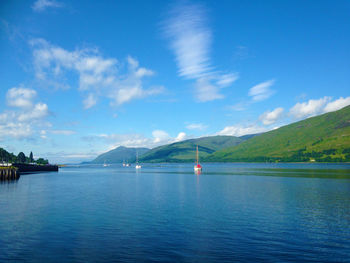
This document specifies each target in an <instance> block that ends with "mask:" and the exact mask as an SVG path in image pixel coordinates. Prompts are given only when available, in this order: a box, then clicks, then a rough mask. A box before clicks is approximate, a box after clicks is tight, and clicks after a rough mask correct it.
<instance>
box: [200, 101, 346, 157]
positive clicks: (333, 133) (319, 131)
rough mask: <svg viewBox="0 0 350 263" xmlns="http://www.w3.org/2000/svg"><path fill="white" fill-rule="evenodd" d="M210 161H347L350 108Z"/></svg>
mask: <svg viewBox="0 0 350 263" xmlns="http://www.w3.org/2000/svg"><path fill="white" fill-rule="evenodd" d="M205 161H211V162H276V161H281V162H310V161H311V162H313V161H316V162H350V106H347V107H345V108H343V109H340V110H338V111H334V112H329V113H325V114H323V115H319V116H316V117H312V118H308V119H305V120H302V121H298V122H295V123H292V124H289V125H286V126H283V127H281V128H279V129H276V130H272V131H269V132H266V133H263V134H260V135H258V136H255V137H253V138H251V139H248V140H246V141H245V142H243V143H241V144H239V145H237V146H233V147H229V148H226V149H222V150H219V151H217V152H215V153H213V154H211V155H210V156H207V157H206V159H205Z"/></svg>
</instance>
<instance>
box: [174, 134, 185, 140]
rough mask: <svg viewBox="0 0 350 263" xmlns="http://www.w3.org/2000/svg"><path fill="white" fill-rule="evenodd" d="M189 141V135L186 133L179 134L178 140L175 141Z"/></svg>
mask: <svg viewBox="0 0 350 263" xmlns="http://www.w3.org/2000/svg"><path fill="white" fill-rule="evenodd" d="M185 139H187V135H186V133H184V132H179V134H178V135H177V136H176V138H175V139H174V141H175V142H180V141H183V140H185Z"/></svg>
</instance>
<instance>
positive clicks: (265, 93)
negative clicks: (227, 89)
mask: <svg viewBox="0 0 350 263" xmlns="http://www.w3.org/2000/svg"><path fill="white" fill-rule="evenodd" d="M274 83H275V80H273V79H272V80H268V81H265V82H262V83H259V84H258V85H255V86H254V87H252V88H251V89H250V90H249V93H248V95H249V96H250V97H251V98H252V100H253V102H256V101H262V100H266V99H268V98H269V97H271V95H272V94H273V93H274V91H273V90H271V89H270V87H271V86H272V85H273V84H274Z"/></svg>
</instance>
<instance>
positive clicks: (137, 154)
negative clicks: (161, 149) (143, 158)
mask: <svg viewBox="0 0 350 263" xmlns="http://www.w3.org/2000/svg"><path fill="white" fill-rule="evenodd" d="M141 167H142V166H141V165H140V164H139V153H138V152H137V151H136V165H135V169H141Z"/></svg>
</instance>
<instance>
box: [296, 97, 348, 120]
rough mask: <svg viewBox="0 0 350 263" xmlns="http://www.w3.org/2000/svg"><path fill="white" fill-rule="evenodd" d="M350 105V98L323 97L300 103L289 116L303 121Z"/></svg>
mask: <svg viewBox="0 0 350 263" xmlns="http://www.w3.org/2000/svg"><path fill="white" fill-rule="evenodd" d="M348 105H350V97H346V98H343V97H340V98H339V99H336V100H333V101H332V98H331V97H327V96H325V97H323V98H320V99H317V100H308V101H307V102H301V103H300V102H298V103H297V104H295V105H294V106H293V107H292V108H291V109H290V111H289V114H290V115H291V116H293V117H294V118H296V119H303V118H308V117H312V116H316V115H319V114H322V113H326V112H331V111H336V110H340V109H341V108H344V107H346V106H348Z"/></svg>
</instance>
